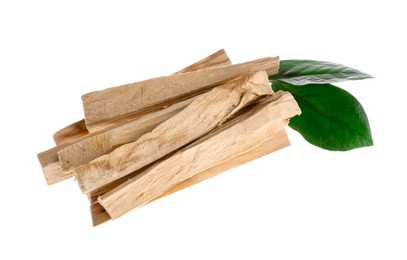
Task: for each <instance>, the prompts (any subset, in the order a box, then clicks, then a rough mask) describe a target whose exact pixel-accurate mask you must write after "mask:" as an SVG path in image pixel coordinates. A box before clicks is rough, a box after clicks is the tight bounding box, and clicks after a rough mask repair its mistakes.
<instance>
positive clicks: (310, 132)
mask: <svg viewBox="0 0 407 260" xmlns="http://www.w3.org/2000/svg"><path fill="white" fill-rule="evenodd" d="M272 88H273V90H274V91H278V90H283V91H289V92H290V93H291V94H292V95H293V96H294V98H295V100H296V101H297V103H298V105H299V106H300V108H301V111H302V113H301V115H300V116H296V117H293V118H291V120H290V124H289V126H290V127H291V128H293V129H294V130H296V131H298V132H300V133H301V134H302V136H303V137H304V138H305V139H306V140H307V141H308V142H310V143H311V144H314V145H316V146H319V147H321V148H324V149H327V150H333V151H348V150H351V149H355V148H359V147H364V146H371V145H373V139H372V135H371V133H370V127H369V121H368V118H367V115H366V113H365V111H364V110H363V107H362V105H361V104H360V103H359V101H358V100H357V99H356V98H355V97H353V96H352V95H351V94H350V93H348V92H347V91H345V90H343V89H340V88H338V87H336V86H333V85H331V84H309V85H304V86H294V85H291V84H288V83H285V82H281V81H275V82H273V83H272Z"/></svg>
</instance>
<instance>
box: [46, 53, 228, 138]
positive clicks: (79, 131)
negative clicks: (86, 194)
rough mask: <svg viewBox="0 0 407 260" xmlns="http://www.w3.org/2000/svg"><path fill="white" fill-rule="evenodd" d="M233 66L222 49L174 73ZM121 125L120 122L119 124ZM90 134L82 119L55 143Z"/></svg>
mask: <svg viewBox="0 0 407 260" xmlns="http://www.w3.org/2000/svg"><path fill="white" fill-rule="evenodd" d="M230 64H232V63H231V61H230V59H229V57H228V55H227V54H226V52H225V50H224V49H221V50H219V51H217V52H215V53H213V54H211V55H209V56H208V57H206V58H204V59H202V60H199V61H197V62H195V63H194V64H192V65H189V66H188V67H186V68H184V69H182V70H180V71H178V72H176V73H174V74H177V73H185V72H191V71H195V70H200V69H208V68H215V67H220V66H225V65H230ZM119 123H120V122H119ZM88 133H89V131H88V129H87V128H86V124H85V119H82V120H80V121H78V122H75V123H73V124H71V125H69V126H67V127H65V128H63V129H61V130H59V131H57V132H56V133H55V134H54V136H53V137H54V141H55V144H57V145H59V144H63V143H65V142H67V141H71V140H74V139H76V138H79V137H81V136H84V135H87V134H88Z"/></svg>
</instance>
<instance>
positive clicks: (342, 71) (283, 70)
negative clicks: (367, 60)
mask: <svg viewBox="0 0 407 260" xmlns="http://www.w3.org/2000/svg"><path fill="white" fill-rule="evenodd" d="M371 77H372V76H370V75H368V74H366V73H363V72H361V71H359V70H356V69H353V68H349V67H346V66H343V65H340V64H336V63H332V62H326V61H315V60H282V61H281V62H280V69H279V72H278V74H275V75H270V76H269V79H270V80H280V81H284V82H287V83H290V84H293V85H297V86H300V85H306V84H314V83H315V84H323V83H335V82H339V81H345V80H359V79H367V78H371Z"/></svg>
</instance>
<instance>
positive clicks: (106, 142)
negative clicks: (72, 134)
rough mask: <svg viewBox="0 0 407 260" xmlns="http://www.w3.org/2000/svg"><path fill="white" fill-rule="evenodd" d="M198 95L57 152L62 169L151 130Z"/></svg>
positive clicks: (83, 162)
mask: <svg viewBox="0 0 407 260" xmlns="http://www.w3.org/2000/svg"><path fill="white" fill-rule="evenodd" d="M198 97H199V96H195V97H192V98H190V99H187V100H184V101H181V102H178V103H176V104H174V105H172V106H170V107H167V108H165V109H163V110H160V111H157V112H154V113H150V114H148V115H146V116H144V117H141V118H139V119H137V120H133V121H131V122H129V123H127V124H124V125H121V126H118V127H115V128H113V129H111V130H108V131H105V132H103V133H100V134H97V135H94V136H91V137H89V138H86V139H84V140H82V141H80V142H77V143H75V144H73V145H70V146H68V147H66V148H64V149H62V150H61V151H59V152H58V156H59V162H60V164H61V167H62V169H64V170H70V169H72V168H74V167H77V166H79V165H82V164H86V163H88V162H90V161H92V160H94V159H96V158H97V157H99V156H102V155H105V154H107V153H110V152H112V151H113V150H114V149H115V148H117V147H119V146H121V145H124V144H127V143H130V142H133V141H135V140H137V139H139V138H140V137H141V136H143V135H144V134H146V133H148V132H150V131H151V130H153V129H154V128H155V127H156V126H158V125H159V124H161V123H162V122H164V121H166V120H168V119H170V118H171V117H173V116H175V115H176V114H178V113H179V112H180V111H182V110H183V109H184V108H185V107H187V106H188V105H189V104H191V103H192V101H194V100H195V99H196V98H198Z"/></svg>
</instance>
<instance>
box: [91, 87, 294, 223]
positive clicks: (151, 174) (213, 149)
mask: <svg viewBox="0 0 407 260" xmlns="http://www.w3.org/2000/svg"><path fill="white" fill-rule="evenodd" d="M298 114H300V109H299V107H298V105H297V103H296V102H295V100H294V98H293V97H292V96H291V94H289V93H287V92H284V93H281V92H279V93H275V94H274V95H273V96H272V97H271V98H269V99H266V100H265V102H262V103H261V104H258V105H256V106H255V107H254V108H253V109H251V110H249V112H247V113H245V114H244V115H243V116H241V117H239V118H237V119H236V120H231V123H230V125H229V126H228V127H226V129H222V130H221V131H215V132H213V133H212V134H209V135H207V136H205V137H204V138H200V139H199V140H198V141H197V142H194V143H193V144H191V145H188V146H187V147H185V148H183V149H181V150H179V151H178V152H176V153H175V154H174V155H172V156H170V157H169V158H167V159H165V160H162V161H160V162H158V163H156V164H153V165H152V166H151V167H149V168H148V169H146V170H145V171H143V172H142V173H140V174H138V175H137V176H136V177H134V178H132V179H130V180H128V181H126V182H125V183H123V184H121V185H120V186H118V187H116V188H115V189H113V190H111V191H109V192H107V193H106V194H104V195H102V196H100V197H99V199H98V201H99V203H100V204H101V205H102V206H103V207H104V208H105V210H106V211H107V212H108V214H109V215H110V217H111V218H112V219H115V218H118V217H120V216H122V215H123V214H125V213H127V212H128V211H130V210H132V209H134V208H137V207H140V206H142V205H144V204H146V203H148V202H149V201H151V200H153V199H155V198H156V197H158V196H160V195H161V194H163V193H164V192H165V191H167V190H169V189H170V188H172V187H173V186H175V185H177V184H179V183H181V182H182V181H184V180H186V179H188V178H191V177H193V176H195V175H196V174H198V173H200V172H202V171H204V170H206V169H209V168H211V167H213V165H217V164H221V163H223V162H225V161H227V160H229V159H230V158H233V157H236V156H239V155H241V154H243V153H246V152H248V151H250V150H252V149H253V148H255V147H257V146H258V145H259V144H261V143H262V142H264V140H267V139H269V138H270V137H272V136H273V135H274V134H276V133H278V132H279V131H281V130H282V129H283V128H284V126H285V125H286V124H287V123H288V120H289V118H291V117H293V116H295V115H298Z"/></svg>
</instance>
